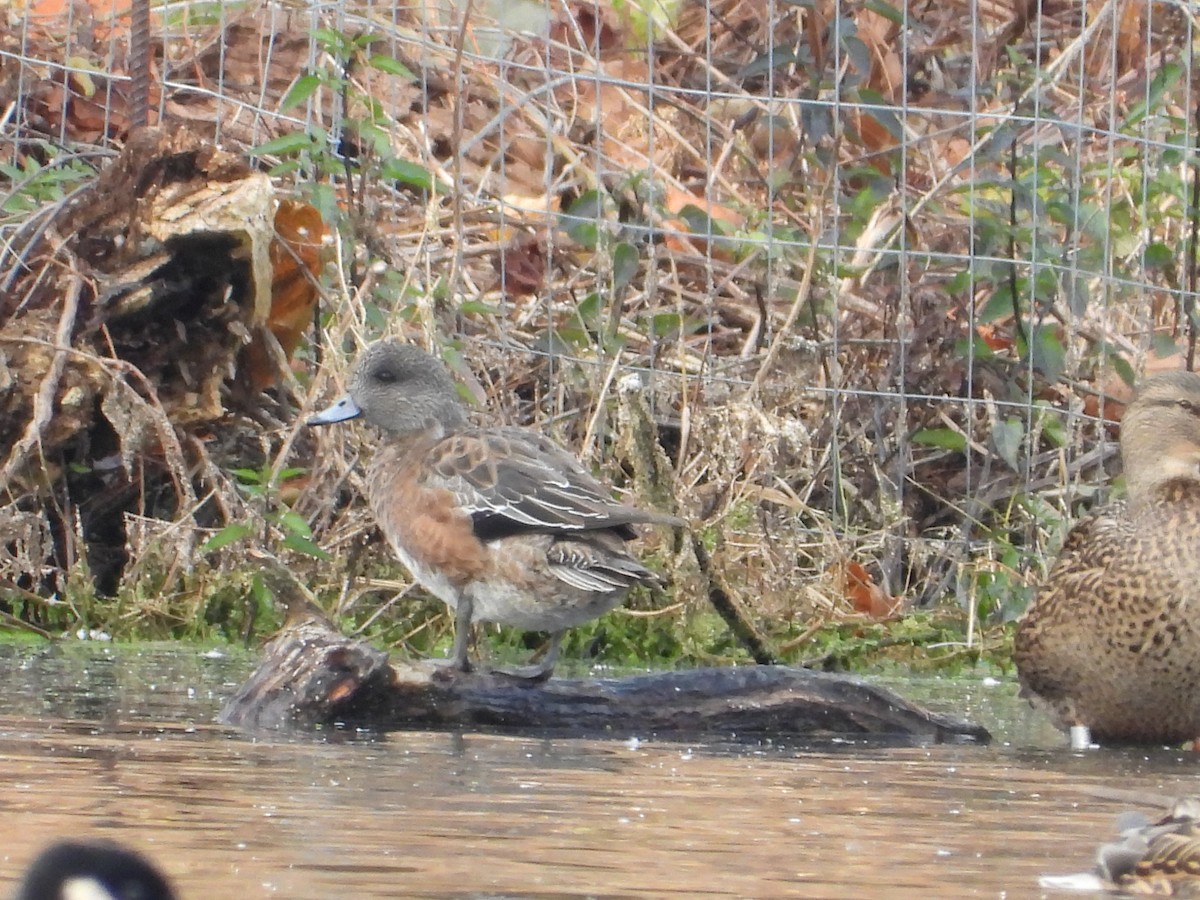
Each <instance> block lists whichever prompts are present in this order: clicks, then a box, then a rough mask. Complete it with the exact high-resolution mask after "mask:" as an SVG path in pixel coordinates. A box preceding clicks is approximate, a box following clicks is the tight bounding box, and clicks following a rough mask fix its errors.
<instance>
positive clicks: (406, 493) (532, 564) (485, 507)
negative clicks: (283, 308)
mask: <svg viewBox="0 0 1200 900" xmlns="http://www.w3.org/2000/svg"><path fill="white" fill-rule="evenodd" d="M360 413H361V414H362V415H363V416H364V417H365V418H366V420H367V421H368V422H370V423H371V424H373V425H376V426H378V427H379V428H381V429H382V430H383V431H384V432H385V434H386V436H387V440H386V441H385V443H384V445H383V446H382V447H381V448H380V449H379V450H378V451H377V452H376V454H375V457H374V459H373V460H372V462H371V465H370V468H369V470H368V476H367V478H368V495H369V500H370V503H371V508H372V510H373V511H374V513H375V517H376V520H377V521H378V522H379V526H380V528H381V529H382V531H383V533H384V535H386V537H387V539H388V541H389V542H390V543H391V545H392V547H393V549H394V550H395V552H396V555H397V557H398V558H399V559H400V560H401V562H403V563H404V565H405V566H406V567H407V568H408V569H409V571H410V572H411V573H412V575H413V577H414V578H415V579H416V580H417V581H418V582H419V583H420V584H422V585H423V586H424V587H425V588H426V589H427V590H429V591H430V592H431V593H433V594H435V595H436V596H438V597H439V598H440V599H442V600H443V601H444V602H445V603H446V604H447V605H449V606H450V607H451V608H452V609H455V610H456V628H457V633H456V635H455V645H454V651H453V661H454V662H455V663H456V664H457V665H459V666H460V667H463V668H467V667H468V663H467V631H468V629H469V626H470V623H471V622H473V621H488V622H498V623H500V624H504V625H511V626H514V627H517V628H522V629H525V630H530V631H549V632H551V646H550V650H549V652H548V653H547V657H546V661H545V662H544V663H543V664H542V665H541V666H540V667H537V668H535V669H532V670H529V671H528V672H525V673H523V674H529V675H532V676H535V677H542V676H545V675H548V674H549V672H550V669H551V667H552V666H553V663H554V656H555V654H556V652H557V648H558V644H559V641H560V640H561V638H562V636H563V633H564V632H565V631H566V629H568V628H571V627H574V626H576V625H579V624H581V623H583V622H586V621H589V620H590V619H594V618H596V617H597V616H600V615H602V614H603V613H605V612H607V611H608V610H610V609H612V608H613V607H615V606H617V605H618V604H620V602H621V601H622V599H623V598H624V595H625V593H626V591H627V590H628V589H629V588H631V587H633V586H634V585H638V584H653V583H656V582H657V581H658V578H657V576H656V575H655V574H654V573H653V572H651V571H650V570H649V569H647V568H645V567H644V566H643V565H642V564H641V563H640V562H638V561H637V560H636V559H635V558H633V557H632V556H631V555H630V554H629V552H628V550H627V549H626V547H625V542H626V541H628V540H631V539H633V538H634V537H636V536H637V532H636V531H635V530H634V528H633V525H635V524H638V523H660V524H668V525H679V524H681V523H680V521H679V520H678V519H676V518H674V517H672V516H667V515H663V514H660V513H653V512H646V511H644V510H639V509H635V508H634V507H631V506H627V505H625V504H622V503H619V502H617V501H615V500H613V498H612V495H611V493H610V492H609V491H608V489H607V488H605V487H604V486H603V485H602V484H601V483H600V482H599V481H597V480H596V479H595V478H593V477H592V475H590V474H589V473H588V472H587V471H586V470H585V469H584V468H583V466H582V465H581V464H580V463H579V462H578V461H577V460H576V459H575V458H574V457H573V456H571V455H570V454H569V453H567V452H566V451H565V450H563V449H562V448H560V447H559V446H557V445H556V444H554V443H553V442H552V441H551V440H549V439H548V438H546V437H544V436H543V435H540V434H538V433H536V432H533V431H529V430H526V429H522V428H510V427H498V428H475V427H471V426H469V425H468V423H467V419H466V415H465V414H464V412H463V409H462V406H461V402H460V400H459V398H458V394H457V391H456V389H455V387H454V382H453V381H452V380H451V379H450V376H449V373H448V372H446V370H445V368H444V367H443V366H442V365H441V363H440V362H438V361H437V360H435V359H434V358H433V357H431V356H429V355H428V354H426V353H425V352H423V351H421V350H419V349H418V348H416V347H413V346H409V345H403V344H398V343H394V342H381V343H378V344H374V345H372V346H371V347H369V348H367V350H366V351H365V352H364V353H363V355H362V358H361V359H360V360H359V361H358V363H357V364H356V366H355V370H354V374H353V376H352V378H351V384H350V393H349V394H348V395H347V397H344V398H343V399H342V400H339V401H338V403H336V404H334V405H333V406H331V407H330V408H329V409H328V410H326V411H325V412H323V413H321V414H319V415H318V416H317V417H316V418H315V419H314V420H313V422H314V423H316V424H326V423H328V422H331V421H340V420H341V419H345V418H351V417H353V416H355V415H358V414H360Z"/></svg>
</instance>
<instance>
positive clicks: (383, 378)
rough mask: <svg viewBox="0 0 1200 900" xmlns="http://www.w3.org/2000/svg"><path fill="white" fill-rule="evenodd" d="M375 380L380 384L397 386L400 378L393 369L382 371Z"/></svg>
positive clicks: (376, 374) (377, 373)
mask: <svg viewBox="0 0 1200 900" xmlns="http://www.w3.org/2000/svg"><path fill="white" fill-rule="evenodd" d="M375 380H376V381H378V382H379V383H380V384H395V383H396V381H397V380H398V378H397V375H396V373H395V372H393V371H392V370H391V369H380V370H379V371H378V372H376V373H375Z"/></svg>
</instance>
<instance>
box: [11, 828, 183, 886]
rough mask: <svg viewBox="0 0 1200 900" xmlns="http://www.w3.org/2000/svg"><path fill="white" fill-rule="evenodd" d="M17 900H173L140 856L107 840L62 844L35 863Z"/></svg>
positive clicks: (158, 874)
mask: <svg viewBox="0 0 1200 900" xmlns="http://www.w3.org/2000/svg"><path fill="white" fill-rule="evenodd" d="M16 900H175V892H174V890H172V889H171V885H170V884H168V883H167V879H166V878H165V877H164V876H163V875H162V873H161V872H159V871H158V869H156V868H155V867H154V865H153V864H152V863H150V862H149V861H148V860H147V859H146V858H145V857H144V856H142V855H140V854H138V853H134V852H133V851H132V850H126V849H125V848H124V847H120V846H118V845H116V844H113V843H109V842H107V841H63V842H61V843H58V844H53V845H51V846H50V847H48V848H46V849H45V850H44V851H42V853H41V855H39V856H38V858H37V859H35V860H34V861H33V864H32V865H31V866H30V867H29V871H28V872H27V873H26V875H25V880H24V881H22V882H21V888H20V890H18V891H17V895H16Z"/></svg>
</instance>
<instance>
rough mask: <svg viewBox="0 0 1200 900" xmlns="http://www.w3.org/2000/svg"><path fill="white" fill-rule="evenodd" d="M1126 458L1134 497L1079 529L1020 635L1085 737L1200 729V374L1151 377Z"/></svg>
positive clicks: (1085, 740) (1040, 697)
mask: <svg viewBox="0 0 1200 900" xmlns="http://www.w3.org/2000/svg"><path fill="white" fill-rule="evenodd" d="M1121 459H1122V461H1123V464H1124V469H1125V482H1126V490H1127V492H1128V497H1127V499H1126V500H1124V501H1123V502H1119V503H1113V504H1110V505H1108V506H1106V507H1104V508H1103V509H1101V510H1100V511H1099V512H1097V513H1095V514H1093V515H1091V516H1089V517H1088V518H1086V519H1084V520H1082V521H1081V522H1079V523H1078V524H1076V525H1075V527H1074V528H1072V529H1071V532H1070V534H1068V536H1067V539H1066V541H1065V543H1064V544H1063V548H1062V552H1061V554H1060V555H1059V557H1058V560H1057V561H1056V563H1055V564H1054V567H1053V568H1052V569H1051V571H1050V574H1049V576H1048V578H1047V580H1046V583H1045V585H1044V586H1043V587H1042V589H1041V591H1040V592H1039V593H1038V596H1037V597H1036V599H1035V600H1034V601H1033V603H1032V604H1030V607H1029V609H1028V610H1027V611H1026V613H1025V615H1024V617H1023V618H1022V619H1021V621H1020V623H1019V624H1018V626H1017V632H1016V638H1015V642H1014V646H1013V657H1014V660H1015V662H1016V666H1017V672H1018V675H1019V676H1020V681H1021V687H1022V693H1023V694H1025V695H1026V696H1029V697H1030V698H1031V699H1032V700H1033V701H1034V703H1035V705H1038V706H1040V707H1041V708H1043V709H1045V710H1046V711H1047V712H1048V713H1049V714H1050V715H1051V717H1052V718H1053V719H1054V720H1055V722H1056V723H1057V724H1058V726H1059V727H1060V728H1063V729H1065V730H1070V732H1071V741H1072V746H1075V747H1086V746H1087V745H1088V744H1089V743H1090V741H1091V740H1092V739H1093V738H1094V739H1096V740H1099V741H1102V742H1111V743H1140V744H1169V743H1181V742H1183V741H1190V740H1195V739H1197V738H1200V691H1198V690H1197V685H1198V684H1200V374H1196V373H1193V372H1171V373H1167V374H1162V375H1158V376H1155V377H1153V378H1150V379H1148V380H1147V381H1146V382H1145V383H1144V384H1143V385H1142V386H1141V388H1140V390H1139V391H1138V393H1137V396H1136V397H1135V398H1134V401H1133V402H1132V403H1131V404H1130V406H1129V408H1128V409H1127V410H1126V412H1125V416H1124V418H1123V419H1122V422H1121Z"/></svg>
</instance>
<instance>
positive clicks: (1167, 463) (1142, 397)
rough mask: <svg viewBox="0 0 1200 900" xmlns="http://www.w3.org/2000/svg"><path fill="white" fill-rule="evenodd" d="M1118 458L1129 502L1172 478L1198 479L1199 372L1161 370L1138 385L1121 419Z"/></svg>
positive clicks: (1199, 447)
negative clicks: (1119, 458)
mask: <svg viewBox="0 0 1200 900" xmlns="http://www.w3.org/2000/svg"><path fill="white" fill-rule="evenodd" d="M1121 460H1122V462H1123V464H1124V467H1125V483H1126V487H1127V489H1128V491H1129V499H1130V501H1131V502H1133V503H1137V502H1139V501H1140V500H1142V499H1144V498H1146V497H1147V496H1148V495H1149V494H1150V493H1151V492H1152V491H1153V490H1154V488H1156V487H1157V486H1159V485H1160V484H1163V483H1164V482H1166V481H1169V480H1172V479H1175V478H1186V479H1190V480H1192V481H1197V482H1200V374H1198V373H1196V372H1164V373H1162V374H1160V375H1155V376H1153V377H1152V378H1148V379H1146V380H1145V381H1144V382H1143V383H1142V384H1141V385H1139V387H1138V391H1137V395H1136V396H1135V397H1134V400H1133V402H1132V403H1130V404H1129V408H1128V409H1127V410H1125V415H1124V417H1123V418H1122V419H1121Z"/></svg>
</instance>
